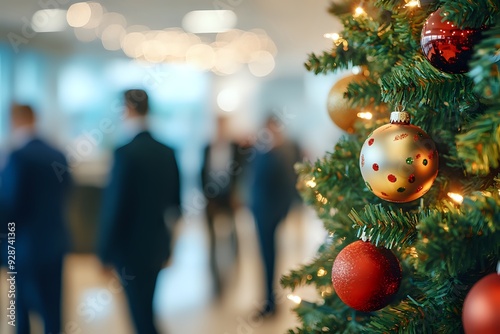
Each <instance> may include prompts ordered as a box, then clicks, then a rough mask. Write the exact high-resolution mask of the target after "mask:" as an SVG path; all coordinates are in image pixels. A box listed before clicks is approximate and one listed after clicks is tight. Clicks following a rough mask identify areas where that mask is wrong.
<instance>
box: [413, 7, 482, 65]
mask: <svg viewBox="0 0 500 334" xmlns="http://www.w3.org/2000/svg"><path fill="white" fill-rule="evenodd" d="M444 17H446V16H445V15H443V13H442V11H441V9H438V10H437V11H435V12H434V13H432V14H431V15H430V16H429V17H428V18H427V21H426V22H425V24H424V27H423V28H422V35H421V39H420V46H421V47H422V52H423V53H424V56H425V57H426V58H427V59H428V60H429V62H430V63H431V64H432V66H434V67H436V68H437V69H439V70H441V71H443V72H447V73H452V74H459V73H465V72H467V71H468V70H469V66H468V62H469V60H470V59H471V57H472V54H473V47H474V45H475V44H477V42H478V41H479V37H480V34H481V31H480V30H479V29H470V28H465V29H458V27H457V26H455V25H454V24H453V23H451V22H449V21H444V22H441V20H442V19H443V18H444Z"/></svg>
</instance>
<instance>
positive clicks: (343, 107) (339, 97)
mask: <svg viewBox="0 0 500 334" xmlns="http://www.w3.org/2000/svg"><path fill="white" fill-rule="evenodd" d="M364 80H366V77H365V76H364V75H363V74H352V75H349V76H347V77H344V78H342V79H340V80H339V81H337V82H336V83H335V84H334V85H333V87H332V88H331V89H330V92H329V93H328V100H327V109H328V115H329V116H330V118H331V119H332V121H333V123H335V125H337V126H338V127H339V128H341V129H342V130H344V131H346V132H348V133H353V132H354V123H355V122H356V120H357V119H358V112H359V111H360V110H359V109H357V108H353V107H352V106H351V105H350V104H349V103H348V100H347V98H345V97H344V94H345V93H346V92H347V86H348V85H349V84H350V83H351V82H361V81H364Z"/></svg>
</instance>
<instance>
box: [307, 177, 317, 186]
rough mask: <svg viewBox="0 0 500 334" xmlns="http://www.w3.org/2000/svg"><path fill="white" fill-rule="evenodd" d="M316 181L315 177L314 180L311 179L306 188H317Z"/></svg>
mask: <svg viewBox="0 0 500 334" xmlns="http://www.w3.org/2000/svg"><path fill="white" fill-rule="evenodd" d="M314 180H315V178H314V177H313V178H312V179H310V180H309V181H307V182H306V186H308V187H309V188H314V187H316V182H315V181H314Z"/></svg>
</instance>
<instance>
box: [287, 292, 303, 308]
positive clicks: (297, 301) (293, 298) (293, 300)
mask: <svg viewBox="0 0 500 334" xmlns="http://www.w3.org/2000/svg"><path fill="white" fill-rule="evenodd" d="M286 298H288V299H289V300H291V301H292V302H294V303H295V304H297V305H298V304H300V303H301V302H302V298H300V297H299V296H296V295H292V294H290V295H288V296H286Z"/></svg>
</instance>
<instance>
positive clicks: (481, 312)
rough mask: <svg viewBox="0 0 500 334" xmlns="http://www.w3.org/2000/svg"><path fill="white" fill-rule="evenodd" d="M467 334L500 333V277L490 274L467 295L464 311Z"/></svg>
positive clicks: (463, 318)
mask: <svg viewBox="0 0 500 334" xmlns="http://www.w3.org/2000/svg"><path fill="white" fill-rule="evenodd" d="M462 322H463V325H464V330H465V333H466V334H476V333H481V334H498V333H500V275H499V274H496V273H495V274H490V275H488V276H486V277H484V278H482V279H481V280H480V281H479V282H477V283H476V284H475V285H474V286H473V287H472V289H471V290H470V291H469V293H468V294H467V297H466V298H465V301H464V307H463V310H462Z"/></svg>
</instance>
